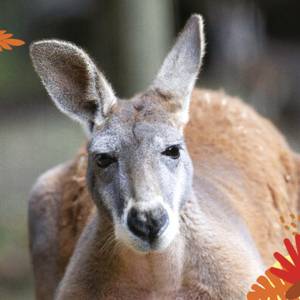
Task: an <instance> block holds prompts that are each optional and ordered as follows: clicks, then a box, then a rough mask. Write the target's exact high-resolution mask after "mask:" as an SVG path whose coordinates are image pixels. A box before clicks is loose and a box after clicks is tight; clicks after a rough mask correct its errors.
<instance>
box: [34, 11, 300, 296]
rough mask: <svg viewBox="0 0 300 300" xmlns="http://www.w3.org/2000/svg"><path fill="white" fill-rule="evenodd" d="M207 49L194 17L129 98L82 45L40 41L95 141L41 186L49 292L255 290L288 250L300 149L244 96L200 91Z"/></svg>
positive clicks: (44, 279) (40, 280)
mask: <svg viewBox="0 0 300 300" xmlns="http://www.w3.org/2000/svg"><path fill="white" fill-rule="evenodd" d="M204 48H205V41H204V33H203V21H202V17H201V16H199V15H192V16H191V18H190V19H189V20H188V22H187V24H186V25H185V27H184V29H183V31H182V33H181V34H180V35H179V37H178V38H177V40H176V42H175V45H174V46H173V48H172V49H171V51H170V52H169V54H168V55H167V57H166V59H165V60H164V62H163V64H162V66H161V68H160V70H159V71H158V74H157V76H156V78H155V79H154V81H153V82H152V84H151V85H150V87H149V88H148V89H147V90H146V91H145V92H142V93H140V94H137V95H136V96H134V97H133V98H132V99H130V100H127V101H124V100H121V99H117V97H116V95H115V93H114V91H113V89H112V87H111V85H110V84H109V83H108V81H107V80H106V79H105V77H104V75H103V74H102V73H101V72H100V71H99V70H98V69H97V67H96V66H95V64H94V62H93V61H92V60H91V58H90V57H89V56H88V55H87V54H86V53H85V52H84V51H83V50H82V49H80V48H78V47H77V46H75V45H73V44H71V43H69V42H64V41H58V40H42V41H38V42H35V43H33V44H32V46H31V49H30V51H31V57H32V60H33V64H34V67H35V70H36V71H37V73H38V75H39V76H40V78H41V80H42V83H43V84H44V86H45V88H46V90H47V92H48V93H49V95H50V97H51V98H52V100H53V101H54V103H55V104H56V106H57V107H58V108H59V109H60V110H61V111H62V112H63V113H65V114H67V115H68V116H69V117H71V118H72V119H75V120H78V121H79V122H80V123H81V124H83V126H84V127H85V130H86V132H87V137H88V142H87V145H86V146H84V147H83V149H81V150H80V151H79V153H78V155H77V157H76V158H75V159H73V160H72V161H70V162H67V163H65V164H62V165H60V166H58V167H55V168H54V169H51V170H50V171H47V172H46V173H45V174H43V175H42V176H41V177H40V178H39V179H38V181H37V182H36V184H35V186H34V187H33V190H32V193H31V198H30V202H29V234H30V247H31V256H32V262H33V268H34V275H35V284H36V297H37V299H53V298H55V299H58V300H62V299H72V300H74V299H189V300H190V299H210V300H218V299H226V300H230V299H232V300H237V299H245V296H246V294H247V291H248V289H249V288H250V286H251V284H252V283H253V282H254V281H255V280H256V278H257V276H258V275H260V274H261V273H262V272H263V271H264V268H265V266H266V265H267V264H271V263H272V253H273V252H274V251H275V250H277V251H280V250H281V249H282V239H283V238H284V236H285V232H284V228H282V226H280V221H279V218H280V216H281V215H285V214H288V213H291V212H293V213H296V211H297V201H298V193H299V175H298V165H299V164H298V158H297V156H296V154H294V152H293V151H292V150H290V148H289V146H288V145H287V143H286V141H285V139H284V138H283V136H282V135H281V134H280V133H279V132H278V131H277V129H275V127H274V126H273V125H272V124H271V123H270V122H269V121H268V120H266V119H264V118H263V117H261V116H259V115H258V114H257V113H256V112H255V111H254V110H253V109H252V108H250V107H248V106H247V105H246V104H244V103H242V102H241V101H240V100H239V99H237V98H234V97H230V96H228V95H226V94H225V93H224V92H222V91H210V90H205V89H196V88H194V85H195V81H196V79H197V76H198V72H199V69H200V67H201V65H202V59H203V55H204Z"/></svg>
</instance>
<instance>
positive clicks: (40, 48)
mask: <svg viewBox="0 0 300 300" xmlns="http://www.w3.org/2000/svg"><path fill="white" fill-rule="evenodd" d="M30 55H31V59H32V61H33V65H34V67H35V70H36V72H37V73H38V75H39V76H40V78H41V80H42V82H43V84H44V86H45V88H46V90H47V92H48V93H49V95H50V97H51V98H52V100H53V101H54V103H55V104H56V106H57V107H58V108H59V109H60V110H61V111H62V112H64V113H65V114H67V115H69V116H70V117H71V118H73V119H76V120H79V121H80V122H82V123H84V124H85V125H88V126H89V127H92V126H91V125H94V124H95V123H96V124H99V123H101V122H103V121H104V119H105V117H106V116H107V115H108V114H109V113H110V111H111V109H112V106H113V105H114V104H115V103H116V97H115V95H114V92H113V90H112V88H111V86H110V84H109V83H108V82H107V81H106V80H105V78H104V76H103V75H102V74H101V73H100V72H99V71H98V69H97V67H96V66H95V64H94V63H93V61H92V60H91V59H90V58H89V56H88V55H87V54H86V53H85V52H84V51H83V50H82V49H80V48H78V47H76V46H75V45H73V44H71V43H68V42H63V41H57V40H44V41H39V42H35V43H33V44H32V45H31V47H30Z"/></svg>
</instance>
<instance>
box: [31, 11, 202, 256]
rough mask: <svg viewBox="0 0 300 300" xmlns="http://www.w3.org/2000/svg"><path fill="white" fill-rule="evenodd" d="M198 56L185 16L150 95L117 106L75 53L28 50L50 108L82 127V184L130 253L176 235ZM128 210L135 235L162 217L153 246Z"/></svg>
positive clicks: (186, 179) (195, 24)
mask: <svg viewBox="0 0 300 300" xmlns="http://www.w3.org/2000/svg"><path fill="white" fill-rule="evenodd" d="M203 54H204V38H203V22H202V18H201V17H200V16H198V15H193V16H192V17H191V18H190V20H189V21H188V23H187V25H186V26H185V28H184V30H183V32H182V34H181V35H180V36H179V38H178V39H177V42H176V43H175V45H174V47H173V49H172V50H171V51H170V53H169V55H168V56H167V58H166V59H165V61H164V62H163V64H162V67H161V69H160V70H159V72H158V75H157V77H156V79H155V80H154V81H153V84H152V85H151V86H150V88H149V89H148V90H147V91H146V92H145V93H141V94H140V95H138V96H136V97H134V98H133V99H131V100H129V101H118V100H117V98H116V96H115V95H114V92H113V90H112V88H111V86H110V84H109V83H108V82H107V81H106V79H105V78H104V76H103V75H102V73H101V72H100V71H99V70H98V69H97V67H96V66H95V64H94V63H93V61H92V60H91V59H90V58H89V56H88V55H87V54H86V53H85V52H84V51H83V50H82V49H80V48H78V47H76V46H75V45H73V44H71V43H67V42H62V41H57V40H47V41H40V42H37V43H34V44H33V45H32V46H31V57H32V60H33V63H34V66H35V69H36V71H37V73H38V74H39V76H40V78H41V80H42V82H43V84H44V85H45V87H46V90H47V91H48V93H49V95H50V96H51V98H52V99H53V101H54V103H55V104H56V106H57V107H58V108H59V109H60V110H61V111H62V112H64V113H66V114H67V115H69V116H70V117H71V118H73V119H76V120H79V121H80V122H81V123H83V124H84V126H85V127H86V128H89V135H90V140H89V147H88V150H89V164H88V176H87V178H88V185H89V189H90V192H91V195H92V197H93V199H94V201H95V203H96V204H97V206H98V208H99V209H105V210H106V211H107V212H108V215H109V216H110V217H111V219H112V221H113V224H114V227H115V233H116V237H117V238H118V239H120V240H122V241H123V242H125V243H127V244H128V245H129V246H133V247H134V248H135V249H138V250H146V251H147V250H149V249H162V248H164V247H167V246H168V244H169V243H171V241H172V240H173V239H174V237H175V236H176V234H177V232H178V230H179V210H180V207H181V205H182V203H183V202H184V199H185V198H186V197H187V196H188V193H189V190H190V189H191V181H192V172H193V171H192V164H191V160H190V157H189V154H188V152H187V149H186V146H185V143H184V138H183V133H182V132H183V130H182V129H183V126H184V125H185V124H186V123H187V121H188V109H189V102H190V96H191V92H192V89H193V87H194V84H195V81H196V78H197V74H198V72H199V69H200V66H201V62H202V57H203ZM99 157H100V159H101V161H100V162H99ZM99 165H100V166H99ZM133 208H134V209H135V210H137V211H139V212H140V216H136V220H135V221H136V223H137V225H136V226H140V227H141V229H140V231H142V232H140V233H141V236H142V234H143V235H145V234H146V233H147V234H148V233H149V232H150V231H151V228H150V227H151V226H152V227H153V226H154V225H155V224H158V223H159V222H158V221H159V220H156V219H155V218H156V216H155V214H154V211H160V212H161V211H164V212H165V214H166V215H167V216H168V226H167V227H166V228H164V229H165V232H164V233H163V234H162V235H160V236H159V235H158V234H157V241H156V243H154V244H153V245H151V246H150V245H149V241H146V242H145V241H144V240H142V238H141V236H140V237H138V236H137V235H136V234H133V232H132V231H130V230H129V229H128V220H127V218H128V214H129V211H130V210H132V209H133ZM146 211H149V212H151V213H149V216H151V217H148V216H147V218H148V219H147V218H146V217H145V216H146V214H145V212H146ZM160 214H161V213H160ZM161 215H163V214H161ZM141 216H143V218H144V219H145V218H146V219H147V220H146V221H147V222H148V223H149V224H150V225H149V224H148V223H147V224H146V221H145V220H144V221H143V220H142V219H143V218H142V217H141ZM157 218H158V217H157ZM143 222H145V224H143ZM153 224H154V225H153ZM148 225H149V226H148ZM145 226H146V227H145ZM147 226H148V227H149V228H148V227H147ZM154 227H155V226H154ZM136 232H138V229H137V231H136Z"/></svg>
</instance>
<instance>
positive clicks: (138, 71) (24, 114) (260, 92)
mask: <svg viewBox="0 0 300 300" xmlns="http://www.w3.org/2000/svg"><path fill="white" fill-rule="evenodd" d="M299 9H300V3H299V1H297V0H294V1H292V0H288V1H282V0H281V1H280V0H256V1H245V0H244V1H243V0H236V1H212V0H210V1H209V0H184V1H183V0H182V1H180V0H111V1H108V0H106V1H104V0H51V1H48V0H31V1H25V0H1V1H0V29H6V30H8V31H9V32H11V33H14V34H15V37H16V38H21V39H23V40H25V41H26V45H25V46H22V47H19V48H15V49H14V50H13V51H4V52H1V53H0V299H1V300H2V299H5V300H10V299H25V300H26V299H33V280H32V274H31V267H30V260H29V253H28V241H27V219H26V218H27V201H28V194H29V191H30V188H31V186H32V184H33V183H34V181H35V179H36V178H37V176H38V175H39V174H41V173H42V172H44V171H45V170H47V169H48V168H50V167H52V166H54V165H56V164H58V163H60V162H62V161H65V160H68V159H71V158H72V156H73V155H74V154H75V153H76V150H77V149H78V147H79V146H80V145H81V144H82V143H83V142H84V135H83V133H82V131H81V129H80V127H79V125H77V124H75V123H73V122H71V121H69V120H68V119H67V118H66V117H65V116H63V115H62V114H60V113H59V112H58V111H57V110H56V109H55V108H54V106H53V105H52V103H51V101H50V100H49V98H48V97H47V95H46V92H45V91H44V89H43V87H42V85H41V84H40V82H39V79H38V77H37V76H36V74H35V73H34V71H33V68H32V66H31V62H30V59H29V55H28V45H29V44H30V43H31V41H34V40H38V39H43V38H57V39H65V40H69V41H72V42H74V43H76V44H78V45H80V46H81V47H83V48H85V49H87V51H88V52H89V53H90V54H91V56H92V57H93V58H94V59H95V60H96V62H97V63H98V65H99V66H101V69H102V70H103V71H104V73H105V74H106V75H107V78H108V79H109V80H110V81H111V82H112V85H113V86H114V88H115V90H116V93H117V95H118V96H120V97H124V98H126V97H129V96H131V95H133V94H134V93H136V92H138V91H140V90H142V89H144V88H145V87H146V86H147V85H148V84H150V83H151V80H152V79H153V78H154V76H155V73H156V71H157V70H158V68H159V65H160V64H161V62H162V60H163V58H164V56H165V55H166V53H167V51H168V49H170V47H171V45H172V43H173V41H174V37H175V35H176V34H177V33H178V31H179V30H180V29H181V28H182V26H183V25H184V23H185V21H186V20H187V18H188V17H189V16H190V14H191V13H195V12H197V13H201V14H203V16H204V18H205V20H206V35H207V55H206V57H205V63H204V66H203V68H202V73H201V75H200V77H199V82H198V83H199V85H200V86H205V87H210V88H217V89H219V88H223V89H224V90H225V91H227V92H228V93H230V94H233V95H239V96H241V97H243V99H245V101H247V102H249V103H251V104H252V105H253V106H255V107H256V109H257V110H258V111H259V112H261V113H262V114H264V115H265V116H267V117H269V118H271V119H272V120H273V121H274V122H275V123H276V124H277V126H278V127H280V129H281V130H282V131H283V132H284V133H285V134H286V136H287V138H288V140H289V141H290V143H291V144H292V146H293V147H294V149H295V150H299V149H300V137H299V136H298V132H299V130H300V19H299Z"/></svg>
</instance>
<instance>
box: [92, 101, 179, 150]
mask: <svg viewBox="0 0 300 300" xmlns="http://www.w3.org/2000/svg"><path fill="white" fill-rule="evenodd" d="M124 102H125V101H124ZM134 105H135V103H129V101H128V103H126V105H122V106H123V107H121V108H118V111H117V112H116V113H115V114H113V115H112V116H111V117H110V119H109V120H107V122H106V124H105V125H104V126H103V127H102V128H101V129H99V130H97V131H95V132H94V134H93V136H92V140H91V142H90V147H89V149H90V151H91V152H105V151H115V150H117V149H121V148H123V147H126V148H128V147H134V148H136V147H137V146H141V145H146V146H149V147H156V148H157V149H160V148H162V147H165V146H168V145H171V144H177V143H181V142H182V139H183V138H182V133H181V131H180V130H179V129H178V128H177V127H176V126H173V125H172V124H171V123H170V122H169V121H168V119H167V117H166V118H143V117H141V116H139V117H137V116H136V115H135V110H136V109H135V108H134V107H133V106H134Z"/></svg>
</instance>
